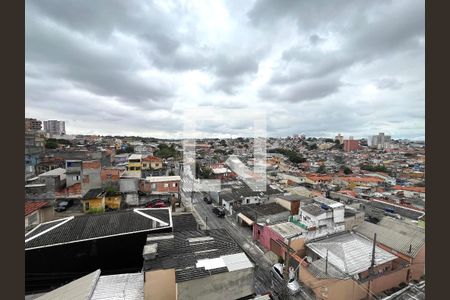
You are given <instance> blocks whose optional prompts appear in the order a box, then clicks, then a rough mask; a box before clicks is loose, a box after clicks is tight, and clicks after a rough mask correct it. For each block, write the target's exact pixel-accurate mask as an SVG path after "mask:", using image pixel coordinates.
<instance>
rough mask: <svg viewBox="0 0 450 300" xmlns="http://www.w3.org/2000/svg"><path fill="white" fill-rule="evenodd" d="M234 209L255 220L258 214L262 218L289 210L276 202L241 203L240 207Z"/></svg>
mask: <svg viewBox="0 0 450 300" xmlns="http://www.w3.org/2000/svg"><path fill="white" fill-rule="evenodd" d="M234 210H235V211H236V212H240V213H242V214H243V215H245V216H246V217H248V218H250V219H252V220H253V221H254V218H255V216H256V215H258V218H260V217H269V216H271V215H276V214H280V213H283V212H289V210H288V209H286V208H284V207H283V206H281V205H279V204H278V203H275V202H271V203H267V204H245V205H241V206H240V207H237V208H236V209H234Z"/></svg>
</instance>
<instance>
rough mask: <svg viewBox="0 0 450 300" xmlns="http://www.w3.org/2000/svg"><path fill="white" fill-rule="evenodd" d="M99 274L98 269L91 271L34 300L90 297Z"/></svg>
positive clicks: (75, 299) (76, 299)
mask: <svg viewBox="0 0 450 300" xmlns="http://www.w3.org/2000/svg"><path fill="white" fill-rule="evenodd" d="M99 276H100V270H97V271H95V272H92V273H90V274H88V275H86V276H83V277H81V278H79V279H77V280H74V281H72V282H70V283H68V284H66V285H63V286H62V287H60V288H57V289H56V290H53V291H51V292H49V293H47V294H45V295H43V296H41V297H39V298H37V299H36V300H60V299H73V300H78V299H79V300H81V299H83V300H84V299H86V300H88V299H90V297H91V295H92V292H93V290H94V287H95V285H96V283H97V280H98V278H99Z"/></svg>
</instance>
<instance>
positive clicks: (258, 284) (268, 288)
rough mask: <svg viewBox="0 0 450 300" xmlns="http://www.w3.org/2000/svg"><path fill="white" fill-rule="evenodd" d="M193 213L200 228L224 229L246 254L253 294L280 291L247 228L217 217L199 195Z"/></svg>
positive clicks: (304, 295)
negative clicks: (251, 270)
mask: <svg viewBox="0 0 450 300" xmlns="http://www.w3.org/2000/svg"><path fill="white" fill-rule="evenodd" d="M192 202H193V212H194V215H196V218H198V219H199V220H198V221H199V223H200V224H201V225H203V226H202V228H205V223H206V226H207V228H208V229H216V228H225V229H226V230H227V231H228V233H229V234H230V235H231V237H232V238H233V239H234V240H235V241H236V242H237V243H238V244H239V245H240V246H241V247H242V248H243V249H244V251H245V252H246V254H247V255H248V256H249V258H250V259H251V260H252V261H253V263H254V264H255V293H256V294H264V293H267V292H270V293H271V294H275V293H274V292H275V290H278V291H280V290H282V288H283V286H280V284H279V283H277V282H276V283H275V286H273V284H272V276H271V273H270V270H271V267H272V262H271V261H270V260H269V259H268V258H267V257H266V256H264V251H263V250H261V249H260V248H259V247H258V246H257V245H256V244H255V243H254V242H253V240H252V233H251V230H250V229H249V228H243V227H241V226H240V225H238V224H236V222H234V220H232V217H229V216H226V217H225V218H219V217H217V216H216V215H215V214H214V213H213V212H212V208H213V207H214V204H206V202H204V201H203V196H202V195H201V193H195V194H194V198H193V201H192ZM284 298H285V299H313V298H312V297H310V296H308V295H307V294H305V292H301V293H300V294H299V295H296V296H289V297H284Z"/></svg>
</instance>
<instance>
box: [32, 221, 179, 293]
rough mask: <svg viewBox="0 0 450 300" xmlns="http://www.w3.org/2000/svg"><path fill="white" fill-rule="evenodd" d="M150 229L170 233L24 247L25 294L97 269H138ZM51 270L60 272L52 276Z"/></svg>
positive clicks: (107, 271)
mask: <svg viewBox="0 0 450 300" xmlns="http://www.w3.org/2000/svg"><path fill="white" fill-rule="evenodd" d="M150 232H151V233H163V232H171V229H166V228H164V229H160V230H155V231H144V232H138V233H133V234H126V235H118V236H112V237H107V238H101V239H96V240H88V241H83V242H77V243H70V244H63V245H59V246H52V247H45V248H40V249H34V250H25V289H26V293H27V294H29V293H31V292H33V293H37V292H39V291H40V290H41V291H42V290H44V291H45V290H46V289H49V288H50V287H51V286H53V287H57V286H59V285H62V284H65V283H68V282H70V281H72V280H75V279H77V278H79V277H80V276H84V275H87V274H88V273H91V272H93V271H95V270H97V269H101V270H102V275H110V274H120V273H123V270H127V271H126V272H127V273H133V272H140V271H141V270H142V249H143V247H144V245H145V243H146V239H147V235H148V234H149V233H150ZM118 258H120V259H118ZM55 273H58V274H61V275H60V276H57V277H55V276H52V274H55ZM62 274H66V275H62ZM31 283H32V284H31Z"/></svg>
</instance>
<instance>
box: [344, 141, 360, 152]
mask: <svg viewBox="0 0 450 300" xmlns="http://www.w3.org/2000/svg"><path fill="white" fill-rule="evenodd" d="M360 149H361V146H360V145H359V141H357V140H344V151H345V152H350V151H357V150H360Z"/></svg>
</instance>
